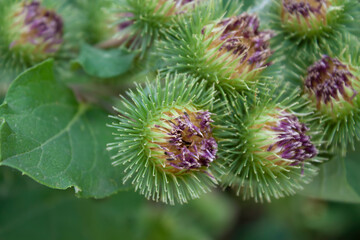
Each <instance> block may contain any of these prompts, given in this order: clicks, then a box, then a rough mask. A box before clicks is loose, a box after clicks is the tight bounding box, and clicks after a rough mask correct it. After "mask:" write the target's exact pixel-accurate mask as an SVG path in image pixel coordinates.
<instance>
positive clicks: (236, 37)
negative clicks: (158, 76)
mask: <svg viewBox="0 0 360 240" xmlns="http://www.w3.org/2000/svg"><path fill="white" fill-rule="evenodd" d="M200 9H201V8H200ZM211 9H212V8H210V11H209V12H208V13H206V14H207V17H204V16H203V15H204V14H205V13H204V11H200V10H198V11H197V12H196V11H195V14H193V16H192V18H191V19H190V20H189V19H184V20H183V21H185V22H187V23H186V24H181V23H180V24H181V25H183V26H181V25H180V24H179V25H180V29H174V30H173V31H170V34H169V37H168V38H167V39H166V40H165V41H163V42H162V43H160V44H159V53H160V56H161V57H162V58H163V59H164V60H165V61H164V66H163V72H169V71H170V72H173V73H176V72H181V73H187V74H190V75H192V76H195V77H197V78H200V79H205V80H207V81H208V82H209V83H210V84H213V83H215V85H216V86H217V87H220V88H227V89H237V90H244V89H249V88H250V87H251V85H253V84H254V83H255V82H256V81H258V80H259V79H263V78H266V77H265V76H263V75H262V73H263V72H264V70H265V69H266V68H268V67H269V66H270V65H271V59H270V58H271V56H272V54H273V51H272V50H271V48H270V39H271V38H272V37H273V36H274V34H273V32H272V31H271V30H262V29H261V28H260V21H259V18H258V17H257V16H256V15H254V14H248V13H243V14H240V15H238V16H233V17H228V18H223V19H221V18H220V19H217V20H214V19H212V15H213V13H212V12H211ZM206 14H205V15H206Z"/></svg>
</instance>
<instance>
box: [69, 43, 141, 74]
mask: <svg viewBox="0 0 360 240" xmlns="http://www.w3.org/2000/svg"><path fill="white" fill-rule="evenodd" d="M134 58H135V53H129V52H127V51H126V50H123V49H111V50H102V49H98V48H94V47H92V46H90V45H88V44H86V43H84V44H82V46H81V50H80V55H79V56H78V58H77V59H76V60H74V61H73V63H72V67H73V68H76V67H78V66H79V65H80V66H81V67H82V68H83V69H84V71H85V72H86V73H87V74H89V75H91V76H94V77H99V78H111V77H116V76H118V75H120V74H123V73H126V72H127V71H129V70H130V68H131V66H132V63H133V60H134Z"/></svg>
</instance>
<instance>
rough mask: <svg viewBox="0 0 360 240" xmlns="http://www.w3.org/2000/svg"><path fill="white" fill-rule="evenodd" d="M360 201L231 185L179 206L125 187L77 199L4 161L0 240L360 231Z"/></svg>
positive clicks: (306, 235)
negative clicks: (271, 196)
mask: <svg viewBox="0 0 360 240" xmlns="http://www.w3.org/2000/svg"><path fill="white" fill-rule="evenodd" d="M359 233H360V206H359V205H354V204H341V203H335V202H326V201H319V200H312V199H309V198H306V197H302V196H296V197H288V198H285V199H281V200H274V201H273V202H272V203H270V204H269V203H263V204H260V203H252V202H244V201H242V200H241V199H239V198H236V197H235V196H234V194H233V193H232V192H231V191H230V190H228V191H226V192H225V194H224V193H220V192H214V193H212V194H207V195H204V196H203V197H202V198H201V199H198V200H194V201H191V202H190V203H189V204H187V205H182V206H166V205H164V204H159V203H154V202H151V201H147V200H145V199H144V198H143V197H142V196H140V195H138V194H137V193H134V192H133V191H129V192H120V193H118V194H116V195H114V196H112V197H110V198H107V199H102V200H94V199H78V198H76V197H75V196H74V194H73V189H69V190H67V191H59V190H53V189H49V188H46V187H44V186H42V185H40V184H38V183H36V182H34V181H33V180H31V179H29V178H28V177H26V176H21V175H20V174H19V173H18V172H17V171H15V170H12V169H9V168H1V169H0V239H1V240H19V239H31V240H32V239H34V240H35V239H36V240H52V239H56V240H60V239H64V240H72V239H77V240H82V239H84V240H108V239H130V240H132V239H149V240H153V239H154V240H155V239H156V240H157V239H159V240H162V239H179V240H180V239H184V240H187V239H189V240H190V239H194V240H197V239H201V240H202V239H204V240H205V239H245V240H247V239H277V240H280V239H357V238H358V236H359Z"/></svg>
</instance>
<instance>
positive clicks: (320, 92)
mask: <svg viewBox="0 0 360 240" xmlns="http://www.w3.org/2000/svg"><path fill="white" fill-rule="evenodd" d="M352 79H355V76H354V75H353V74H352V73H351V72H350V71H349V70H348V68H347V66H346V65H344V64H343V63H341V62H340V61H339V60H338V59H336V58H331V57H329V56H326V55H324V56H323V57H322V58H321V59H320V60H319V61H317V62H315V63H314V64H313V65H311V66H310V67H309V68H308V74H307V77H306V79H305V88H306V89H307V90H308V91H309V92H310V93H311V94H315V96H316V99H317V102H318V107H320V105H321V103H324V104H325V105H326V104H328V103H331V101H332V100H333V99H336V100H338V99H339V96H342V97H343V98H344V99H345V100H346V101H351V100H352V99H353V98H354V97H355V96H356V95H357V91H356V90H355V89H354V88H353V86H352ZM346 88H348V89H350V90H351V91H352V92H353V94H352V96H348V93H347V92H346Z"/></svg>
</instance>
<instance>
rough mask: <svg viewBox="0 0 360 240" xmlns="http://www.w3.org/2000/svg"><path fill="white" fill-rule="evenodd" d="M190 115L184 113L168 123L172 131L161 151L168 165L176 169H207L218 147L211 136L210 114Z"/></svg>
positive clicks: (205, 112) (197, 113)
mask: <svg viewBox="0 0 360 240" xmlns="http://www.w3.org/2000/svg"><path fill="white" fill-rule="evenodd" d="M191 114H192V116H189V114H188V113H186V112H184V114H183V115H181V116H179V117H177V118H175V119H173V120H171V121H168V123H169V125H170V126H171V127H172V129H171V131H170V132H169V133H168V135H169V140H168V142H167V144H166V146H162V147H161V149H162V150H164V153H165V155H166V156H167V161H168V164H169V165H170V166H172V167H174V168H176V169H187V170H190V169H198V168H201V167H209V166H210V163H211V162H213V161H214V160H215V159H216V153H217V149H218V145H217V143H216V141H215V139H214V138H213V137H212V135H211V133H212V129H211V125H210V124H211V123H212V122H213V121H212V120H211V118H210V117H211V114H210V113H209V112H208V111H200V112H196V113H191ZM155 127H157V128H160V127H159V126H155Z"/></svg>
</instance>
